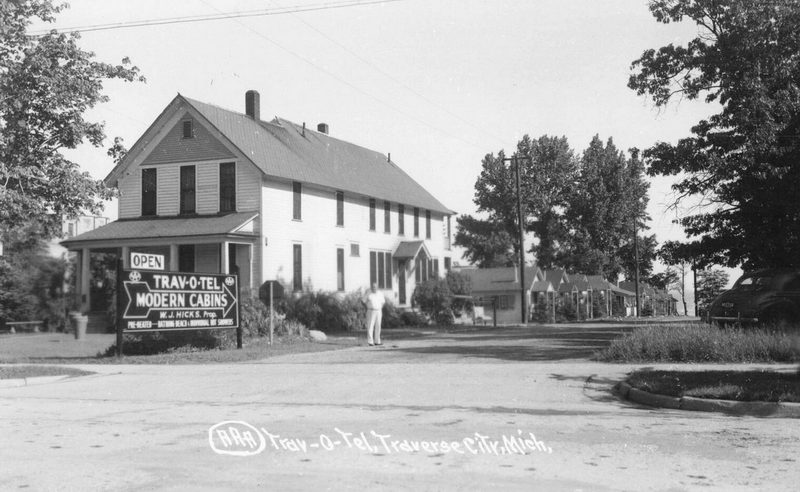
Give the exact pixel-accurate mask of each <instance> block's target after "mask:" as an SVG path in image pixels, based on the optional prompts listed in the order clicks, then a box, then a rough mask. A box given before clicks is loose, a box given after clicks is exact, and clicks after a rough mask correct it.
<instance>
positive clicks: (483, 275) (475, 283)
mask: <svg viewBox="0 0 800 492" xmlns="http://www.w3.org/2000/svg"><path fill="white" fill-rule="evenodd" d="M538 271H539V269H538V268H537V267H535V266H526V267H525V283H526V284H527V283H528V282H531V283H532V282H533V281H535V279H536V275H537V272H538ZM517 272H519V268H517V267H500V268H468V269H464V270H461V274H463V275H466V276H467V277H469V278H470V280H471V283H472V292H474V293H480V292H504V291H509V290H519V289H520V284H519V274H518V273H517Z"/></svg>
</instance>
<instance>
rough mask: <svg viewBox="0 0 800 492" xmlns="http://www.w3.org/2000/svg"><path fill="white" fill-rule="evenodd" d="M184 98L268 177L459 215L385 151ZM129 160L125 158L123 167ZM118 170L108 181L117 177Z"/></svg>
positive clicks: (181, 98)
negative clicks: (390, 158)
mask: <svg viewBox="0 0 800 492" xmlns="http://www.w3.org/2000/svg"><path fill="white" fill-rule="evenodd" d="M181 102H185V103H186V104H187V105H188V106H190V107H191V108H194V109H195V110H196V111H197V112H198V113H199V114H200V116H201V117H202V118H204V119H205V120H206V122H207V123H208V124H209V125H211V126H212V127H213V128H215V129H216V130H217V131H219V132H220V133H221V134H222V135H223V136H224V137H225V138H226V139H227V140H228V142H230V144H232V145H233V146H234V147H236V148H238V149H239V151H240V152H241V153H242V154H243V155H245V156H246V157H247V158H248V159H249V160H250V161H251V162H252V163H253V164H255V165H256V166H257V167H258V168H259V169H260V170H261V171H262V172H263V173H264V174H265V175H266V176H270V177H276V178H282V179H286V180H292V181H299V182H302V183H309V184H314V185H318V186H323V187H328V188H332V189H336V190H341V191H344V192H351V193H356V194H360V195H364V196H368V197H374V198H378V199H382V200H389V201H392V202H395V203H402V204H407V205H412V206H415V207H420V208H424V209H428V210H432V211H435V212H439V213H443V214H451V213H453V212H452V211H451V210H450V209H449V208H447V207H445V206H444V205H443V204H442V203H441V202H439V200H437V199H436V198H434V197H433V195H431V194H430V193H428V191H427V190H425V189H424V188H423V187H422V186H420V185H419V183H417V182H416V181H414V179H412V178H411V177H410V176H409V175H408V174H406V173H405V172H404V171H403V170H402V169H400V168H399V167H398V166H397V165H396V164H395V163H394V162H389V161H388V159H387V157H386V156H385V155H383V154H381V153H379V152H375V151H373V150H369V149H366V148H364V147H360V146H358V145H355V144H352V143H349V142H345V141H343V140H339V139H336V138H333V137H331V136H329V135H326V134H324V133H319V132H316V131H313V130H311V129H309V128H306V129H305V130H303V128H302V126H301V125H297V124H295V123H292V122H291V121H288V120H285V119H282V118H277V117H276V118H275V119H274V120H272V121H271V122H266V121H256V120H254V119H252V118H250V117H248V116H247V115H245V114H242V113H238V112H236V111H231V110H228V109H223V108H220V107H217V106H214V105H212V104H207V103H203V102H200V101H196V100H194V99H190V98H187V97H184V96H181V95H180V94H179V95H178V96H176V98H175V100H173V102H172V103H170V106H168V107H167V108H168V109H169V108H170V107H171V106H174V107H175V108H177V107H179V106H180V104H179V103H181ZM176 103H178V104H176ZM166 112H168V111H167V110H165V113H166ZM165 113H162V116H161V117H164V115H165ZM161 117H160V118H161ZM151 128H152V127H151ZM148 131H149V130H148ZM138 144H139V142H137V145H134V147H132V148H131V153H135V151H136V150H138V149H140V148H141V146H140V145H138ZM126 161H127V159H126ZM125 163H126V162H125V161H123V162H122V163H120V166H124V165H125ZM120 166H118V168H119V167H120ZM118 168H115V170H114V171H112V172H111V174H109V176H108V178H106V179H107V180H113V179H114V178H116V176H117V172H118Z"/></svg>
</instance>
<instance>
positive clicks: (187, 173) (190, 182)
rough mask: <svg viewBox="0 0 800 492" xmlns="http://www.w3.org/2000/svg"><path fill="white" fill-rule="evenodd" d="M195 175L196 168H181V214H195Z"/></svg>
mask: <svg viewBox="0 0 800 492" xmlns="http://www.w3.org/2000/svg"><path fill="white" fill-rule="evenodd" d="M194 175H195V170H194V166H181V206H180V213H181V214H193V213H194V211H195V207H194V204H195V188H194V186H195V180H194Z"/></svg>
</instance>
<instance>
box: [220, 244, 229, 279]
mask: <svg viewBox="0 0 800 492" xmlns="http://www.w3.org/2000/svg"><path fill="white" fill-rule="evenodd" d="M219 248H220V265H219V273H231V272H229V271H228V261H229V259H228V241H222V242H221V243H220V246H219Z"/></svg>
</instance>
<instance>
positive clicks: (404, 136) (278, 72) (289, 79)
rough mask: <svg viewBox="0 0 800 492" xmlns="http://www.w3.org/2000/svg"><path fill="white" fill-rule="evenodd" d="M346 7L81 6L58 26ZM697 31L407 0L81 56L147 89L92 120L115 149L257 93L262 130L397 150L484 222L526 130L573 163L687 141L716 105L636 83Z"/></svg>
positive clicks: (563, 7) (148, 35)
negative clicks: (290, 130) (303, 127)
mask: <svg viewBox="0 0 800 492" xmlns="http://www.w3.org/2000/svg"><path fill="white" fill-rule="evenodd" d="M362 1H364V2H366V1H368V0H362ZM339 3H342V0H275V1H256V0H251V1H248V0H236V1H233V0H227V1H222V0H180V1H169V2H167V1H164V0H137V1H136V2H118V1H111V2H110V1H107V0H73V1H71V8H70V9H68V10H66V11H64V12H63V13H62V14H60V15H59V18H58V21H57V23H56V27H57V28H59V29H65V28H70V27H82V26H87V25H97V24H109V23H116V22H130V21H137V20H152V19H163V18H173V17H185V16H196V15H211V14H219V13H222V12H225V13H227V12H240V11H249V10H263V9H284V10H285V9H286V8H287V7H292V6H304V7H309V6H320V5H323V4H328V5H330V4H339ZM350 3H356V1H355V0H354V1H353V2H350ZM35 27H40V26H35ZM696 33H697V29H696V27H695V26H694V25H693V24H669V25H663V24H659V23H657V22H656V21H655V19H654V18H653V17H652V16H651V14H650V12H649V10H648V8H647V2H646V1H645V0H530V1H524V0H516V1H513V0H492V1H490V0H399V1H389V2H384V3H373V4H370V5H357V6H351V7H347V8H337V9H326V10H317V11H307V12H298V13H290V14H283V15H269V16H260V17H244V18H237V19H227V20H217V21H209V22H201V23H184V24H174V25H161V26H148V27H135V28H126V29H113V30H104V31H96V32H86V33H83V34H82V41H81V44H82V46H83V47H84V48H85V49H88V50H91V51H94V52H95V53H96V54H97V57H98V59H100V60H103V61H107V62H114V63H117V62H118V61H119V60H121V59H122V57H124V56H128V57H130V58H131V60H132V61H133V63H134V64H136V65H137V66H138V67H139V68H140V69H141V71H142V74H143V75H145V76H146V77H147V83H146V84H126V83H119V82H112V83H107V84H106V88H105V93H106V94H107V95H108V96H109V97H110V98H111V100H110V102H108V103H107V104H104V105H102V106H100V107H98V108H96V110H94V111H93V112H92V117H93V118H95V119H97V120H101V121H105V122H106V129H107V134H108V136H109V139H108V142H107V145H106V147H107V146H109V145H110V142H111V141H113V137H114V136H121V137H123V138H124V139H125V143H126V145H127V146H128V147H130V146H131V145H133V143H134V142H135V141H136V139H137V138H138V137H139V136H140V135H141V134H142V133H143V132H144V131H145V129H146V128H147V127H148V126H149V125H150V123H152V121H153V120H154V119H155V118H156V117H157V116H158V115H159V114H160V112H161V111H162V110H163V109H164V107H165V106H166V105H167V104H168V103H169V101H170V100H171V99H172V98H173V97H174V96H175V95H176V94H177V93H181V94H184V95H186V96H188V97H191V98H194V99H198V100H201V101H205V102H209V103H213V104H216V105H219V106H222V107H225V108H229V109H234V110H239V111H242V112H243V111H244V93H245V91H246V90H248V89H256V90H258V91H259V92H260V93H261V114H262V118H264V119H267V118H271V117H272V116H273V115H278V116H281V117H284V118H287V119H289V120H292V121H295V122H298V123H302V122H306V123H307V124H308V125H309V126H311V127H316V124H317V123H319V122H325V123H328V124H329V125H330V133H331V135H333V136H335V137H337V138H341V139H344V140H347V141H351V142H353V143H356V144H359V145H362V146H364V147H367V148H371V149H374V150H377V151H381V152H384V153H389V152H390V153H391V154H392V160H393V161H395V162H397V163H398V164H399V165H400V166H401V167H402V168H403V169H404V170H405V171H406V172H408V173H409V174H410V175H411V176H412V177H414V178H415V179H416V180H417V181H418V182H419V183H420V184H422V185H423V186H424V187H425V188H427V189H428V190H429V191H430V192H431V193H433V194H434V195H435V196H436V197H437V198H439V199H440V200H441V201H442V202H444V203H445V205H447V206H449V207H451V208H452V209H454V210H456V211H458V212H459V213H474V208H475V207H474V205H473V203H472V197H473V190H474V188H473V187H474V184H475V180H476V178H477V176H478V174H479V172H480V163H481V159H482V157H483V156H484V155H485V154H487V153H490V152H495V153H496V152H498V151H499V150H501V149H506V150H510V149H513V148H514V147H515V144H516V142H517V140H518V139H519V138H520V137H522V135H524V134H526V133H527V134H530V135H531V136H533V137H537V136H540V135H542V134H550V135H559V136H560V135H566V136H567V138H568V139H569V142H570V144H571V145H572V147H573V148H574V149H575V150H576V152H581V151H582V150H583V149H584V148H585V147H586V146H587V145H588V143H589V141H590V140H591V138H592V136H593V135H594V134H599V135H600V137H601V138H602V139H603V140H606V139H607V138H608V137H613V139H614V141H615V143H616V145H617V146H618V147H619V148H621V149H628V148H630V147H639V148H646V147H649V146H651V145H652V144H653V143H655V142H656V141H660V140H661V141H668V142H675V141H676V140H677V139H679V138H681V137H684V136H687V135H689V129H690V127H691V126H692V125H693V124H694V123H696V122H697V121H698V120H700V119H701V118H703V117H706V116H708V115H710V114H712V113H714V112H716V108H714V107H711V106H707V105H705V104H702V103H698V102H688V101H684V102H681V103H680V104H675V105H672V106H670V107H668V108H666V109H661V110H658V109H656V108H655V107H654V106H653V105H652V103H651V102H650V101H649V100H646V99H645V98H643V97H639V96H637V95H636V94H635V93H634V92H633V91H632V90H630V89H628V88H627V85H626V84H627V80H628V76H629V74H630V64H631V62H632V61H633V60H635V59H636V58H638V57H639V55H640V54H641V53H642V51H644V50H645V49H648V48H658V47H660V46H663V45H666V44H669V43H676V44H685V43H686V42H687V41H688V40H689V39H691V38H693V37H694V36H695V35H696ZM71 157H72V158H74V159H75V160H76V161H77V162H79V163H80V164H81V166H83V167H84V168H85V169H86V170H88V171H89V172H90V173H91V174H92V175H94V176H95V177H98V178H102V177H105V175H106V174H107V173H108V172H109V171H110V170H111V167H112V164H111V162H110V160H109V158H108V157H107V156H106V154H105V149H91V148H85V149H80V150H79V151H77V152H76V153H74V154H73V155H71ZM670 183H671V181H670V180H669V179H666V178H658V179H653V180H652V186H651V191H650V207H649V213H650V215H651V216H652V218H653V223H652V231H653V232H654V233H655V234H656V235H657V239H658V240H659V241H664V240H667V239H682V238H683V234H682V231H681V229H680V228H679V227H677V226H674V225H673V224H672V223H671V221H672V219H674V218H675V215H674V212H668V211H666V209H665V205H666V204H667V203H669V202H670V190H669V185H670ZM115 209H116V206H112V207H109V208H108V210H107V215H108V216H110V217H112V218H115V217H116V210H115Z"/></svg>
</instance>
